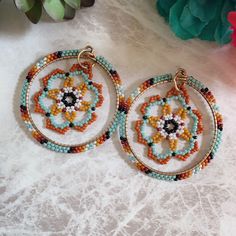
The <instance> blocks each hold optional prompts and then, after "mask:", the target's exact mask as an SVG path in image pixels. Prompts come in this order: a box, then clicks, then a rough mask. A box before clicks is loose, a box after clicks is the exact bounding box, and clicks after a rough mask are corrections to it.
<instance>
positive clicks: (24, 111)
mask: <svg viewBox="0 0 236 236" xmlns="http://www.w3.org/2000/svg"><path fill="white" fill-rule="evenodd" d="M79 53H80V50H77V49H76V50H65V51H57V52H55V53H51V54H49V55H47V56H46V57H44V58H42V59H41V60H40V61H39V62H37V63H36V64H35V65H34V66H33V67H32V68H31V70H30V71H29V73H28V75H27V76H26V78H25V80H24V82H23V88H22V93H21V98H20V111H21V117H22V119H23V121H24V123H25V124H26V127H27V128H28V130H29V131H30V132H31V135H32V136H33V138H34V139H36V140H37V141H38V142H39V143H40V144H42V145H43V146H44V147H46V148H48V149H50V150H53V151H56V152H61V153H79V152H84V151H87V150H91V149H93V148H95V147H97V146H99V145H101V144H103V143H104V142H105V141H106V140H107V139H109V138H110V137H111V135H112V134H113V133H114V132H115V131H116V129H117V127H118V124H119V113H120V112H119V109H118V108H119V106H120V104H121V103H122V102H124V91H123V88H122V84H121V80H120V77H119V75H118V73H117V71H116V70H115V69H114V67H113V66H112V65H111V64H110V63H109V62H108V61H107V60H106V59H105V58H104V57H102V56H96V57H95V58H90V60H92V61H94V62H95V63H96V64H98V65H100V66H101V67H102V68H103V69H104V70H105V71H106V72H107V73H108V75H109V77H110V78H111V79H112V82H113V84H114V86H115V90H116V111H115V115H114V116H113V120H112V122H111V123H110V125H109V126H108V128H107V129H105V131H104V132H103V133H102V134H101V135H100V136H99V137H96V138H94V139H93V140H91V141H90V142H86V143H82V144H79V145H66V144H62V143H59V142H56V141H53V140H51V139H49V138H47V137H46V136H45V135H44V134H42V133H41V131H40V130H39V129H38V128H37V126H36V125H35V123H34V121H33V119H32V117H31V114H30V109H29V99H30V95H29V94H30V89H31V85H32V83H33V80H34V79H35V77H36V76H37V75H38V74H39V73H40V72H41V71H42V70H43V69H44V68H45V67H47V66H48V65H49V64H51V63H53V62H56V61H59V60H64V59H73V58H76V59H77V57H78V54H79ZM63 99H64V97H63ZM71 99H72V100H73V97H72V98H66V97H65V99H64V100H65V102H67V103H70V102H73V101H72V100H71Z"/></svg>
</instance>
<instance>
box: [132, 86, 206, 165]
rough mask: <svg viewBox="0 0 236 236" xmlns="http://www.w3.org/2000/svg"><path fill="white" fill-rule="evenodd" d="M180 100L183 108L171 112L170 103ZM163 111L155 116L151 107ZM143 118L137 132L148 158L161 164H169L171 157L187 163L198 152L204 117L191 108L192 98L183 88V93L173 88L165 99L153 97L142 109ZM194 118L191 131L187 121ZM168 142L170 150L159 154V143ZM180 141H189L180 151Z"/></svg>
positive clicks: (182, 87)
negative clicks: (190, 101)
mask: <svg viewBox="0 0 236 236" xmlns="http://www.w3.org/2000/svg"><path fill="white" fill-rule="evenodd" d="M172 101H177V102H179V104H180V107H179V108H178V109H177V111H175V112H174V111H173V110H172V109H171V105H170V103H171V102H172ZM153 107H158V108H161V113H162V114H161V115H160V116H157V115H152V114H151V113H152V108H153ZM141 113H142V115H143V117H142V119H141V120H137V121H136V123H135V129H136V131H137V135H138V142H139V143H141V144H144V145H147V146H148V157H149V158H151V159H153V160H155V161H157V162H158V163H160V164H166V163H167V162H168V161H169V160H170V159H171V157H176V158H178V159H180V160H186V159H187V158H188V157H189V156H190V155H191V154H192V153H194V152H196V151H197V150H198V142H197V140H196V139H197V135H198V134H200V133H201V132H202V131H203V127H202V115H201V114H200V112H199V111H198V110H196V109H192V108H191V106H190V105H189V95H188V93H187V91H186V89H185V87H184V85H182V86H181V92H179V91H177V90H176V89H175V88H172V89H171V90H170V91H168V92H167V94H166V97H165V98H161V97H160V96H159V95H156V96H153V97H151V98H150V99H149V102H145V103H144V104H143V105H142V107H141ZM187 117H189V118H190V119H192V121H193V122H192V123H193V125H192V128H191V130H189V129H188V127H187V125H186V122H185V121H186V118H187ZM146 127H151V128H152V129H154V134H152V135H147V134H146V133H145V128H146ZM164 140H167V141H168V143H169V148H168V150H166V151H165V152H164V153H161V152H158V150H157V149H158V148H157V146H156V144H158V143H160V142H162V141H164ZM180 140H184V141H185V142H187V144H188V145H186V147H185V148H183V149H179V148H178V146H179V145H178V143H179V141H180Z"/></svg>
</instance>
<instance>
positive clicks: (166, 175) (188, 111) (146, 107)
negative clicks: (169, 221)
mask: <svg viewBox="0 0 236 236" xmlns="http://www.w3.org/2000/svg"><path fill="white" fill-rule="evenodd" d="M168 83H173V84H174V86H173V87H172V88H171V89H170V90H169V91H168V92H167V93H166V96H165V97H161V96H159V95H155V96H151V97H150V98H149V101H147V102H145V103H143V104H142V105H141V108H140V113H141V119H138V120H136V121H135V125H134V127H135V132H136V138H135V140H136V141H137V143H138V144H142V145H145V146H146V150H147V152H146V154H144V155H145V157H144V158H149V159H151V160H153V161H154V162H156V163H158V164H159V165H165V164H167V163H168V162H169V161H170V160H171V159H178V160H180V161H185V160H187V159H188V158H191V155H192V154H193V153H194V152H197V151H198V149H199V145H198V141H197V139H198V136H199V135H200V134H201V133H202V131H203V124H202V123H203V122H202V114H201V113H200V111H198V110H197V109H193V108H192V107H191V104H190V96H189V94H188V92H187V90H186V85H187V86H188V87H192V88H193V89H194V90H195V91H197V92H198V93H199V94H200V95H201V96H202V97H203V99H204V100H205V101H206V103H207V104H208V106H209V108H210V111H211V115H212V117H213V126H214V134H213V139H212V142H211V145H210V149H209V150H208V151H207V152H206V153H205V155H204V156H203V157H201V160H199V161H198V162H197V163H195V164H194V165H192V166H190V167H187V168H186V169H185V170H182V171H174V172H169V171H167V172H163V171H160V170H156V169H154V168H152V167H150V166H149V165H147V164H146V163H144V161H143V160H141V158H140V154H139V155H137V154H136V153H135V151H134V149H133V147H132V145H131V143H130V137H129V134H128V117H129V115H130V112H131V108H132V107H133V106H134V103H135V102H136V101H137V100H138V99H139V98H140V97H141V95H143V94H144V92H146V91H147V90H149V89H150V88H153V87H156V86H158V85H160V84H168ZM173 101H178V103H179V104H180V107H179V109H177V111H176V112H173V111H172V109H171V105H170V104H171V103H172V102H173ZM154 107H156V108H157V109H160V110H161V115H156V113H154V112H153V110H152V108H154ZM122 109H123V111H122V113H121V117H120V127H119V133H120V141H121V144H122V147H123V150H124V151H125V152H126V154H127V155H128V157H129V160H130V161H131V162H132V163H133V164H134V165H135V166H136V167H137V168H138V169H139V170H141V171H142V172H144V173H146V174H147V175H148V176H151V177H154V178H157V179H163V180H169V181H177V180H181V179H186V178H188V177H190V176H192V175H193V174H196V173H198V172H199V171H200V170H201V169H204V168H205V167H206V166H207V165H208V163H209V162H210V161H211V160H212V159H213V158H214V157H215V153H216V151H217V149H218V147H219V144H220V142H221V135H222V130H223V121H222V116H221V114H220V113H219V111H218V107H217V105H216V101H215V98H214V96H213V95H212V93H211V91H209V89H208V88H207V87H205V86H204V85H203V84H202V83H201V82H200V81H198V80H196V79H194V78H193V77H192V76H187V74H186V71H185V70H184V69H179V70H178V71H177V72H176V75H175V76H174V78H173V77H172V75H170V74H167V75H162V76H157V77H155V78H151V79H149V80H147V81H145V82H144V83H142V84H141V85H140V86H139V87H138V88H137V89H136V90H135V91H134V92H133V93H132V94H131V95H130V97H129V98H128V99H127V100H126V102H125V103H124V104H123V107H122ZM135 112H136V110H135ZM153 113H154V114H153ZM187 116H188V117H189V119H190V120H192V127H191V129H188V128H187V127H186V125H185V119H186V117H187ZM145 127H149V128H150V129H152V133H151V134H150V133H149V134H146V133H145ZM180 139H182V140H184V141H185V142H186V144H187V145H185V147H184V148H182V149H178V141H179V140H180ZM163 140H166V141H167V143H168V144H169V145H168V146H169V148H167V150H166V148H165V152H164V153H163V152H160V150H159V149H158V146H157V145H158V144H160V142H162V141H163Z"/></svg>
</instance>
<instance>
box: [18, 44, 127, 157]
mask: <svg viewBox="0 0 236 236" xmlns="http://www.w3.org/2000/svg"><path fill="white" fill-rule="evenodd" d="M87 49H88V48H87V47H86V48H85V49H81V50H65V51H57V52H55V53H52V54H49V55H47V56H46V57H44V58H43V59H41V60H40V61H39V62H38V63H36V64H35V65H34V66H33V67H32V69H31V70H30V71H29V73H28V75H27V76H26V79H25V80H24V84H23V89H22V93H21V100H20V103H21V104H20V111H21V117H22V119H23V121H24V122H25V124H26V127H27V128H28V130H29V131H30V132H31V134H32V136H33V137H34V138H35V139H36V140H37V141H38V142H39V143H41V144H42V145H43V146H45V147H47V148H49V149H51V150H53V151H57V152H62V153H78V152H83V151H87V150H90V149H93V148H95V147H97V146H99V145H101V144H102V143H104V142H105V141H106V140H107V139H109V138H110V137H111V135H112V134H113V133H114V132H115V131H116V129H117V126H118V122H119V111H118V108H119V106H120V104H121V103H122V102H123V101H124V93H123V88H122V85H121V80H120V77H119V75H118V73H117V71H116V70H115V69H114V68H113V66H112V65H111V64H110V63H109V62H108V61H107V60H106V59H105V58H104V57H102V56H96V57H95V56H94V55H93V56H91V57H88V58H87V59H89V60H86V61H85V62H83V63H80V61H77V63H76V64H73V65H72V67H71V68H70V69H69V71H63V70H61V69H55V70H53V71H52V72H51V73H49V74H47V75H46V76H44V77H43V78H42V79H41V84H42V88H41V89H40V90H39V91H37V92H36V93H35V94H34V95H33V103H34V104H33V107H34V112H35V113H39V114H41V115H42V117H43V119H44V123H45V127H46V128H47V129H49V130H51V131H53V132H56V133H58V134H62V135H63V134H65V133H66V132H68V131H69V130H75V131H78V132H84V131H85V130H86V129H88V127H89V126H91V125H93V123H94V122H95V121H96V118H97V116H98V114H97V113H99V108H100V107H101V106H102V105H103V101H104V97H103V94H102V84H99V83H97V82H95V81H94V80H93V73H92V69H93V66H94V65H95V64H97V65H99V66H100V67H101V68H102V69H103V70H105V72H106V73H107V74H108V75H109V78H111V81H112V83H113V85H114V87H115V90H116V112H115V114H114V116H113V120H112V122H111V123H110V124H109V126H108V128H105V129H104V132H102V134H101V135H99V137H96V138H94V139H93V140H89V141H88V142H86V143H82V144H78V145H68V144H62V143H59V142H56V141H53V140H51V139H49V138H48V137H46V135H44V134H43V133H42V132H41V131H40V130H39V128H37V126H36V124H35V123H34V121H33V119H32V116H31V112H30V105H29V99H30V90H31V87H32V82H33V80H34V79H35V78H36V76H37V75H38V73H39V72H41V71H42V70H43V69H44V68H45V67H47V66H48V65H49V64H51V63H53V62H56V61H59V60H63V59H73V58H78V59H80V57H81V56H82V52H85V53H87V52H89V51H88V50H87ZM89 49H90V48H89ZM89 53H90V52H89ZM90 54H91V53H90ZM90 54H89V55H90ZM76 76H80V77H81V78H82V82H80V83H79V84H75V81H74V77H76ZM54 81H59V82H60V85H61V86H58V88H52V83H53V82H54ZM87 93H89V94H90V96H87V97H86V94H87ZM88 97H89V98H90V99H88ZM45 99H49V100H50V101H51V105H50V106H48V105H47V104H45V102H44V101H45ZM80 113H81V114H82V119H80V120H78V119H77V117H78V116H80ZM58 115H61V117H62V118H63V120H62V121H61V120H60V122H59V121H58V119H57V117H58Z"/></svg>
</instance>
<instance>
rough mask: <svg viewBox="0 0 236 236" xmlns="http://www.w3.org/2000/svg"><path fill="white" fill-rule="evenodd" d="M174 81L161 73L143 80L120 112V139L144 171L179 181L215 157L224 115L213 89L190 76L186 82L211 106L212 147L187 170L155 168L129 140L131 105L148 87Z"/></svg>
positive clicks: (133, 160) (130, 156) (157, 176)
mask: <svg viewBox="0 0 236 236" xmlns="http://www.w3.org/2000/svg"><path fill="white" fill-rule="evenodd" d="M170 82H172V83H173V78H172V75H171V74H166V75H161V76H157V77H154V78H151V79H149V80H146V81H145V82H143V83H142V84H141V85H140V86H139V87H138V88H137V89H136V90H135V91H134V92H133V93H132V94H131V95H130V96H129V97H128V99H127V100H126V102H125V103H124V104H122V107H121V110H122V111H121V114H120V127H119V135H120V141H121V144H122V147H123V150H124V151H125V152H126V153H127V155H128V158H129V160H130V161H131V162H132V163H133V164H134V165H135V166H136V167H137V168H138V169H139V170H141V171H142V172H144V173H145V174H147V175H148V176H150V177H154V178H157V179H161V180H168V181H177V180H182V179H186V178H189V177H190V176H192V175H193V174H196V173H198V172H199V171H200V170H201V169H204V168H205V167H206V166H207V165H208V163H209V162H210V161H211V160H212V159H214V157H215V153H216V151H217V150H218V148H219V144H220V142H221V136H222V131H223V121H222V116H221V114H220V113H219V111H218V107H217V105H216V101H215V98H214V96H213V95H212V93H211V91H209V89H208V88H207V87H205V86H204V85H203V84H202V83H201V82H200V81H198V80H196V79H194V78H193V77H192V76H190V77H189V78H188V80H187V82H186V84H187V85H188V86H190V87H192V88H193V89H195V90H196V91H197V92H199V93H200V94H201V95H202V97H203V98H204V99H205V100H206V102H207V104H208V105H209V107H210V110H211V112H212V115H213V119H214V136H213V141H212V144H211V147H210V149H209V151H208V152H207V153H206V154H205V156H204V157H203V158H202V160H200V161H199V162H198V163H197V164H196V165H194V166H193V167H190V168H189V169H187V170H185V171H180V172H175V173H169V172H166V173H165V172H161V171H158V170H155V169H153V168H151V167H149V166H147V165H146V164H145V163H143V162H142V161H141V160H140V159H139V157H138V156H137V155H136V154H135V152H134V151H133V149H132V147H131V146H130V143H129V140H128V132H127V130H128V128H127V127H128V115H129V112H130V110H131V107H132V106H133V104H134V103H135V101H136V100H137V99H138V98H139V97H140V96H141V95H142V94H143V93H144V92H145V91H146V90H148V89H150V88H152V87H155V86H157V85H159V84H163V83H170Z"/></svg>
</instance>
